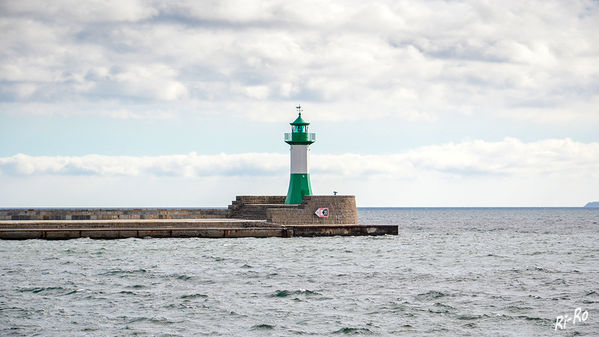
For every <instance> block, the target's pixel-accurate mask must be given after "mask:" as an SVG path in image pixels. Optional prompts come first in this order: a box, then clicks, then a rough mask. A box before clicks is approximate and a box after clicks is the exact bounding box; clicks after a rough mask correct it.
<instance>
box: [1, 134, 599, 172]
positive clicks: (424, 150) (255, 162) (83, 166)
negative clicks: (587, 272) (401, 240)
mask: <svg viewBox="0 0 599 337" xmlns="http://www.w3.org/2000/svg"><path fill="white" fill-rule="evenodd" d="M288 160H289V158H288V156H287V155H283V154H278V153H246V154H219V155H198V154H196V153H190V154H186V155H165V156H152V157H149V156H143V157H133V156H103V155H85V156H79V157H72V156H70V157H67V156H56V157H50V156H28V155H24V154H18V155H14V156H11V157H3V158H0V173H2V174H4V175H17V176H32V175H94V176H158V177H160V176H173V177H209V176H268V175H281V174H283V175H284V174H285V172H286V170H287V167H288ZM311 166H312V167H311V169H312V172H313V173H314V174H315V175H323V176H329V175H331V176H343V177H346V178H351V179H362V178H369V177H379V178H384V177H393V178H394V179H413V178H416V177H418V176H422V175H423V174H435V175H439V176H445V177H466V178H468V177H471V176H481V175H482V176H485V175H487V176H506V177H509V176H520V177H526V176H530V177H533V176H551V175H584V176H586V177H588V178H589V179H597V178H599V143H580V142H575V141H572V140H570V139H548V140H542V141H538V142H532V143H523V142H522V141H520V140H518V139H514V138H507V139H505V140H503V141H499V142H485V141H480V140H477V141H469V142H463V143H458V144H453V143H450V144H443V145H435V146H425V147H420V148H417V149H413V150H410V151H408V152H405V153H398V154H391V155H359V154H337V155H323V154H318V155H313V156H312V164H311Z"/></svg>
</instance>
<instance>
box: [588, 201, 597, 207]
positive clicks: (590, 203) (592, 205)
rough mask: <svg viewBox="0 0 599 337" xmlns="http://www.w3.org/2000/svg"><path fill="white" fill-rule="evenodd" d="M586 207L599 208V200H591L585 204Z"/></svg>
mask: <svg viewBox="0 0 599 337" xmlns="http://www.w3.org/2000/svg"><path fill="white" fill-rule="evenodd" d="M584 207H587V208H599V201H591V202H589V203H587V204H586V205H584Z"/></svg>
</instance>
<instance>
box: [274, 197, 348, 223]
mask: <svg viewBox="0 0 599 337" xmlns="http://www.w3.org/2000/svg"><path fill="white" fill-rule="evenodd" d="M319 208H328V209H329V216H328V217H326V218H325V217H318V216H316V214H315V212H316V210H317V209H319ZM266 220H267V221H268V222H272V223H276V224H280V225H339V224H346V225H357V224H358V209H357V207H356V197H355V196H353V195H336V196H333V195H308V196H306V197H304V200H303V201H302V203H301V204H299V205H293V207H285V208H269V209H267V211H266Z"/></svg>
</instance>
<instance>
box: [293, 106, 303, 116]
mask: <svg viewBox="0 0 599 337" xmlns="http://www.w3.org/2000/svg"><path fill="white" fill-rule="evenodd" d="M295 108H296V109H297V113H299V115H300V116H301V115H302V111H303V110H302V106H301V105H300V104H298V105H297V106H296V107H295Z"/></svg>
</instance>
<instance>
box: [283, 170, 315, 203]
mask: <svg viewBox="0 0 599 337" xmlns="http://www.w3.org/2000/svg"><path fill="white" fill-rule="evenodd" d="M306 195H312V187H311V185H310V174H309V173H292V174H291V176H290V177H289V190H288V191H287V198H285V203H286V204H300V203H301V202H302V200H304V196H306Z"/></svg>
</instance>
